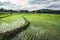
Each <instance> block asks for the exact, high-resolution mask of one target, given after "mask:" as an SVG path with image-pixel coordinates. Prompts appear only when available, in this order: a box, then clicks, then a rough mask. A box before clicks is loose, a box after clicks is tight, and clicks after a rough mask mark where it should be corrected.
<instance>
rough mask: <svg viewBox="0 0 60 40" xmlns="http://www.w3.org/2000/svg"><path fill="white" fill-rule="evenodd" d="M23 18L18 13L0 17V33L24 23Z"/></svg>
mask: <svg viewBox="0 0 60 40" xmlns="http://www.w3.org/2000/svg"><path fill="white" fill-rule="evenodd" d="M24 22H25V21H24V19H23V18H22V17H21V16H20V15H12V16H8V17H5V18H2V19H0V33H1V32H6V31H9V30H13V29H15V28H18V27H20V26H21V25H23V24H24Z"/></svg>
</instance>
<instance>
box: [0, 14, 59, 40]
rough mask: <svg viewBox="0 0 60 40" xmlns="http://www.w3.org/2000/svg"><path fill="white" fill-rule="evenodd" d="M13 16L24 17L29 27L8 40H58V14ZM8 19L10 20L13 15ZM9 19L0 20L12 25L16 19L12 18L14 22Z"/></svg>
mask: <svg viewBox="0 0 60 40" xmlns="http://www.w3.org/2000/svg"><path fill="white" fill-rule="evenodd" d="M14 16H24V17H25V18H26V19H27V20H28V21H29V22H30V26H29V27H28V28H27V29H26V30H24V31H22V32H20V33H18V34H17V35H16V36H15V37H13V38H12V39H10V40H60V14H59V15H58V14H16V15H14ZM7 18H8V17H7ZM10 18H11V19H12V18H13V15H11V17H10ZM10 18H8V19H9V20H8V19H4V18H3V19H0V20H1V22H2V23H3V22H4V20H8V21H9V22H12V23H13V21H14V20H15V19H16V18H13V19H14V20H12V21H11V19H10ZM19 18H20V17H17V19H16V20H18V21H19V20H20V19H19ZM21 23H23V20H22V21H21ZM0 25H1V24H0ZM13 25H15V24H13ZM16 25H17V24H16ZM19 25H20V24H18V26H19ZM11 27H12V26H11ZM1 30H2V29H1Z"/></svg>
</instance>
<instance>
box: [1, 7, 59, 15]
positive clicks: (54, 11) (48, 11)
mask: <svg viewBox="0 0 60 40" xmlns="http://www.w3.org/2000/svg"><path fill="white" fill-rule="evenodd" d="M0 12H21V13H23V12H24V13H51V14H53V13H54V14H60V10H51V9H39V10H34V11H28V10H12V9H10V10H7V9H4V8H0Z"/></svg>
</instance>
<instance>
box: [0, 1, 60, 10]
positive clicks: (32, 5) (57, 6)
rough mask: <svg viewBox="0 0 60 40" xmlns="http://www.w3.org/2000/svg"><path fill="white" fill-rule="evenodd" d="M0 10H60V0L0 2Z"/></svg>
mask: <svg viewBox="0 0 60 40" xmlns="http://www.w3.org/2000/svg"><path fill="white" fill-rule="evenodd" d="M0 8H5V9H13V10H38V9H53V10H60V0H0Z"/></svg>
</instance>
